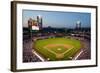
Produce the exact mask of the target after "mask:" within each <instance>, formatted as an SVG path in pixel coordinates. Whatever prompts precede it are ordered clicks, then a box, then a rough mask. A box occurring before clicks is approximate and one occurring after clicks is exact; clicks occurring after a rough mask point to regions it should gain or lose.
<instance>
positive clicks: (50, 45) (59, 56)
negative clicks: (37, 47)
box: [44, 44, 73, 59]
mask: <svg viewBox="0 0 100 73" xmlns="http://www.w3.org/2000/svg"><path fill="white" fill-rule="evenodd" d="M60 46H63V47H64V48H65V49H70V48H73V46H72V45H69V44H48V45H46V46H44V48H46V49H47V50H48V51H50V52H52V53H54V54H55V55H56V58H57V59H61V58H63V57H64V53H66V52H67V50H66V51H65V52H63V53H56V52H54V51H52V50H50V49H52V48H56V47H60Z"/></svg>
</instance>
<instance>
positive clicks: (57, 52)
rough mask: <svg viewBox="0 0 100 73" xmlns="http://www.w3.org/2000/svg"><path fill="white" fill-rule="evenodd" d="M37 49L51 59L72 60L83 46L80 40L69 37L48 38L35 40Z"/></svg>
mask: <svg viewBox="0 0 100 73" xmlns="http://www.w3.org/2000/svg"><path fill="white" fill-rule="evenodd" d="M34 44H35V50H36V51H37V52H38V53H39V54H40V55H41V56H43V57H44V58H45V59H48V58H49V59H50V60H51V61H56V60H70V59H71V57H73V56H74V55H75V54H76V53H77V52H78V51H79V50H80V48H81V43H80V41H79V40H75V39H69V38H57V37H56V38H48V39H42V40H36V41H35V43H34ZM33 47H34V46H33Z"/></svg>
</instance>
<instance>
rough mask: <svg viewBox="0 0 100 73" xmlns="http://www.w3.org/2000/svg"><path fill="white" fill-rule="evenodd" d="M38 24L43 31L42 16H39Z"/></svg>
mask: <svg viewBox="0 0 100 73" xmlns="http://www.w3.org/2000/svg"><path fill="white" fill-rule="evenodd" d="M37 23H38V26H39V29H40V30H41V29H42V17H41V16H40V15H38V16H37Z"/></svg>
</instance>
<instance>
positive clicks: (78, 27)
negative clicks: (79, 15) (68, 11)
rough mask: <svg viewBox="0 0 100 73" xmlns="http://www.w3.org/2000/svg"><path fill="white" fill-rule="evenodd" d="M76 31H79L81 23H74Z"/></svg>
mask: <svg viewBox="0 0 100 73" xmlns="http://www.w3.org/2000/svg"><path fill="white" fill-rule="evenodd" d="M76 29H78V30H79V29H81V21H77V22H76Z"/></svg>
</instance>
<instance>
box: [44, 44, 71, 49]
mask: <svg viewBox="0 0 100 73" xmlns="http://www.w3.org/2000/svg"><path fill="white" fill-rule="evenodd" d="M57 46H63V47H65V48H66V49H67V48H72V47H73V46H72V45H69V44H49V45H46V46H44V48H53V47H57Z"/></svg>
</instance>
